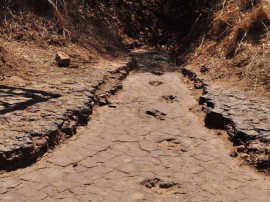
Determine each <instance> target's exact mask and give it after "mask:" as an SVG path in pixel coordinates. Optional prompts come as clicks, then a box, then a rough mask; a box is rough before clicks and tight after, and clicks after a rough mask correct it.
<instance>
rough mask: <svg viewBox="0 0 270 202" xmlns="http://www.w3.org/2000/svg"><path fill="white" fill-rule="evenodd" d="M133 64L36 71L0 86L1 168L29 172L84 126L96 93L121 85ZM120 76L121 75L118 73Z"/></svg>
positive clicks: (102, 62) (117, 62) (121, 61)
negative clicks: (26, 167)
mask: <svg viewBox="0 0 270 202" xmlns="http://www.w3.org/2000/svg"><path fill="white" fill-rule="evenodd" d="M128 61H129V60H128V58H122V59H119V60H115V62H112V61H109V60H105V59H104V60H99V61H98V62H97V63H96V64H87V65H82V64H80V65H78V66H77V67H69V68H59V67H55V66H48V67H43V66H41V67H33V69H32V70H31V71H28V75H23V74H22V72H21V75H17V76H11V77H8V78H6V79H5V80H4V81H2V82H1V84H0V93H1V96H0V123H1V126H0V128H1V132H0V168H1V169H10V168H15V167H21V166H24V164H27V163H29V162H31V161H33V160H35V159H36V158H37V157H38V156H40V155H42V154H43V153H44V152H45V151H46V150H47V149H48V148H49V147H53V146H54V145H56V144H58V143H59V142H61V141H63V140H64V139H66V138H67V137H69V136H71V135H73V134H74V133H75V132H76V128H77V126H78V125H85V124H86V123H87V121H88V117H89V115H90V114H91V112H92V107H93V105H94V102H95V98H94V94H95V91H96V90H97V88H99V87H100V86H101V84H103V83H104V82H105V81H106V80H108V79H111V80H115V82H116V83H117V82H119V81H120V80H121V79H123V78H122V77H125V76H126V74H127V71H128V68H127V67H128ZM116 70H118V71H116Z"/></svg>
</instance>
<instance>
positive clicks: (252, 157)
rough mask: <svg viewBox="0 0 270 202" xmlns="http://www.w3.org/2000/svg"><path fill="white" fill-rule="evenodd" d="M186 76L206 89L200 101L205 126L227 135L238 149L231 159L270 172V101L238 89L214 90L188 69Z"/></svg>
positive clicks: (185, 72)
mask: <svg viewBox="0 0 270 202" xmlns="http://www.w3.org/2000/svg"><path fill="white" fill-rule="evenodd" d="M182 74H183V75H184V76H185V77H187V78H188V79H189V80H191V81H192V82H193V86H194V88H195V89H201V90H202V93H201V96H200V97H199V101H198V102H199V104H200V105H201V106H202V111H203V112H204V113H205V119H204V121H205V126H206V127H208V128H210V129H222V130H225V131H226V132H227V134H228V139H229V140H230V141H231V142H232V145H233V146H234V148H235V151H232V152H231V153H230V156H231V157H240V158H241V159H243V160H245V161H246V162H247V163H248V164H250V165H253V166H255V168H256V169H257V170H258V171H261V172H267V173H269V172H270V162H269V157H270V149H269V143H270V139H269V137H270V136H269V132H270V124H269V121H270V120H269V117H270V111H269V110H268V107H267V106H269V102H268V101H267V100H262V99H256V98H247V97H246V96H245V95H244V94H243V93H242V92H240V91H238V90H235V89H226V90H224V89H221V88H213V86H211V85H209V84H208V83H207V81H205V80H203V79H201V78H200V77H199V76H198V75H197V74H196V73H195V72H193V71H192V70H191V69H189V68H188V67H183V68H182Z"/></svg>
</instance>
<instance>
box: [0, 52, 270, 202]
mask: <svg viewBox="0 0 270 202" xmlns="http://www.w3.org/2000/svg"><path fill="white" fill-rule="evenodd" d="M135 56H136V57H137V60H138V65H139V66H138V69H136V70H134V72H133V73H132V74H131V75H130V76H129V77H128V78H127V79H126V80H125V81H124V82H123V90H122V91H121V92H119V93H118V94H117V95H116V96H115V97H113V98H112V99H111V100H110V102H111V104H110V105H106V106H103V107H99V108H97V109H96V110H95V112H94V114H93V116H92V120H91V122H90V124H89V125H88V126H86V127H85V128H82V129H81V130H80V131H79V134H78V135H77V136H74V138H72V139H70V141H69V142H67V144H65V145H63V146H62V147H60V148H58V149H56V150H55V152H53V153H50V154H48V155H47V156H46V157H45V158H43V159H42V160H41V161H39V162H38V163H37V164H35V165H33V166H32V167H28V168H26V169H21V170H17V171H15V172H12V173H6V174H3V175H2V176H1V180H0V182H1V183H0V193H1V194H2V196H1V199H0V201H41V200H43V201H89V200H90V201H143V200H144V201H145V200H146V201H268V200H269V199H270V198H269V191H270V183H269V182H268V181H267V180H265V179H264V178H263V177H262V176H260V175H257V174H256V173H254V172H251V171H248V170H246V169H244V168H241V167H239V166H238V165H237V163H236V161H234V159H232V158H231V157H230V156H229V151H228V150H227V149H225V146H224V143H223V141H222V140H221V139H219V138H217V137H216V136H215V135H214V134H212V132H209V130H207V129H205V127H204V125H203V124H202V123H201V121H200V120H199V119H198V117H197V116H196V115H195V114H193V113H192V112H191V111H190V110H189V109H190V108H191V107H192V106H194V105H196V104H197V102H196V101H195V99H194V98H193V97H192V96H191V95H190V92H189V90H188V88H187V87H186V86H185V85H184V84H182V83H181V80H180V73H178V72H175V71H174V70H173V68H171V66H170V64H169V63H168V62H167V61H168V58H166V56H164V55H161V54H157V53H155V52H144V51H139V52H137V53H135Z"/></svg>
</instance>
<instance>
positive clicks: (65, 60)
mask: <svg viewBox="0 0 270 202" xmlns="http://www.w3.org/2000/svg"><path fill="white" fill-rule="evenodd" d="M55 61H56V62H57V64H58V66H60V67H68V66H69V65H70V57H69V56H68V55H67V54H66V53H64V52H62V51H59V52H57V53H56V55H55Z"/></svg>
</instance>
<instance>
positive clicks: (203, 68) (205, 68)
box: [200, 65, 209, 74]
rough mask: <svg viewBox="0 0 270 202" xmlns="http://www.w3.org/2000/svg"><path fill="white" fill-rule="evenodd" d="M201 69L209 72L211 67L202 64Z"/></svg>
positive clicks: (204, 72)
mask: <svg viewBox="0 0 270 202" xmlns="http://www.w3.org/2000/svg"><path fill="white" fill-rule="evenodd" d="M200 71H201V73H203V74H206V73H208V72H209V68H208V67H207V66H205V65H202V67H201V70H200Z"/></svg>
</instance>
